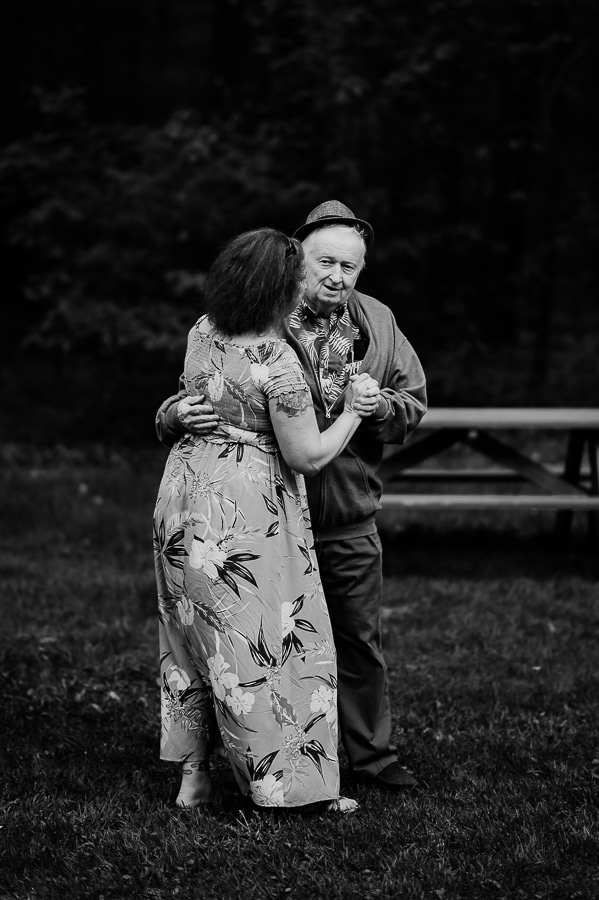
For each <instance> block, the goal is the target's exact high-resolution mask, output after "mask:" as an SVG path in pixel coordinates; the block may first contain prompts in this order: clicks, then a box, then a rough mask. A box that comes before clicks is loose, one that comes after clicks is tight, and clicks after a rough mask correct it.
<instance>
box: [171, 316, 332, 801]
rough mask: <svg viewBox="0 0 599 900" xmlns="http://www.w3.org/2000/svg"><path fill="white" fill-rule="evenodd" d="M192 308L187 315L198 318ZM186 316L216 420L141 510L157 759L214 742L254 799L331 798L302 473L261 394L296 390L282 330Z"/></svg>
mask: <svg viewBox="0 0 599 900" xmlns="http://www.w3.org/2000/svg"><path fill="white" fill-rule="evenodd" d="M200 321H201V320H200ZM199 324H200V323H198V325H196V327H195V328H194V329H192V331H191V332H190V336H189V342H188V350H187V355H186V362H185V377H186V380H187V383H188V387H189V389H190V390H192V391H194V392H195V391H202V392H205V393H207V394H208V395H209V396H210V397H211V399H212V402H213V403H214V406H215V410H216V411H217V412H218V413H219V415H220V417H221V421H220V425H219V427H218V429H217V430H216V431H215V432H213V433H212V434H211V435H209V436H208V437H207V438H202V437H199V436H195V435H185V436H184V437H183V438H181V440H179V441H178V443H177V444H175V446H174V447H173V448H172V450H171V452H170V454H169V457H168V460H167V463H166V466H165V470H164V475H163V478H162V482H161V485H160V489H159V493H158V499H157V502H156V509H155V514H154V551H155V560H156V574H157V583H158V599H159V614H160V622H159V632H160V650H161V660H160V665H161V684H162V740H161V758H162V759H166V760H172V761H176V762H183V761H184V760H205V759H207V758H208V756H209V755H210V753H211V752H214V751H215V750H216V749H217V748H219V747H224V750H225V751H226V754H227V756H228V758H229V761H230V764H231V767H232V770H233V772H234V775H235V778H236V780H237V782H238V785H239V787H240V789H241V791H242V792H243V793H244V794H249V795H251V797H252V799H253V801H254V803H256V804H257V805H260V806H301V805H303V804H308V803H313V802H316V801H322V800H330V799H334V798H336V797H338V795H339V766H338V759H337V708H336V690H337V679H336V663H335V650H334V644H333V638H332V633H331V627H330V621H329V616H328V611H327V608H326V604H325V600H324V595H323V591H322V585H321V582H320V578H319V575H318V569H317V563H316V558H315V555H314V552H313V549H312V534H311V528H310V518H309V513H308V508H307V502H306V497H305V490H304V484H303V478H302V477H301V476H299V475H297V474H296V473H294V472H293V471H292V470H291V469H290V468H289V467H288V466H287V465H286V463H285V461H284V460H283V459H282V457H281V456H280V455H279V453H278V451H277V447H276V442H275V440H274V435H273V432H272V426H271V424H270V419H269V416H268V401H269V399H271V398H277V397H282V396H284V397H287V398H291V400H292V405H293V406H294V408H297V409H302V408H304V407H305V405H306V403H307V402H308V399H309V393H308V389H307V387H306V383H305V379H304V377H303V373H302V371H301V367H300V365H299V362H298V360H297V357H296V355H295V353H294V351H293V350H292V349H291V348H290V347H289V346H288V345H287V344H286V343H285V342H284V341H267V342H265V343H262V344H252V345H249V346H240V345H236V344H234V343H229V342H226V341H224V340H217V339H216V338H214V337H213V336H211V335H210V334H206V333H204V332H203V331H201V330H200V328H199V327H198V326H199Z"/></svg>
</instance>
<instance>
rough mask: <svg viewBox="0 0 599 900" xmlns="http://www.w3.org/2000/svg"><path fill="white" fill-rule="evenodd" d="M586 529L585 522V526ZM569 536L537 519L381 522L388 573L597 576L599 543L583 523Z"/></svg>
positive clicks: (385, 564)
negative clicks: (521, 520)
mask: <svg viewBox="0 0 599 900" xmlns="http://www.w3.org/2000/svg"><path fill="white" fill-rule="evenodd" d="M582 524H583V525H584V523H582ZM576 525H577V527H576V528H575V529H574V530H573V532H572V533H571V534H568V535H566V536H564V537H562V536H560V535H558V534H557V533H556V531H555V529H554V528H552V527H551V524H550V523H548V522H546V521H545V522H541V523H537V522H536V521H535V518H534V517H531V518H530V519H529V521H527V522H524V523H521V522H518V521H517V520H516V521H514V519H513V518H512V519H511V520H510V519H508V518H507V517H506V518H504V519H503V520H502V521H490V520H489V519H485V518H484V517H481V518H480V519H479V520H476V521H473V522H472V524H468V522H466V521H465V518H464V515H463V514H462V517H461V519H460V520H459V521H458V520H454V521H453V522H452V521H448V520H447V519H443V518H437V520H430V519H429V520H428V521H411V522H406V523H398V522H397V521H393V520H389V519H387V520H384V519H383V520H382V521H380V522H379V534H380V537H381V542H382V545H383V565H384V572H385V574H386V575H398V576H400V575H402V574H403V575H423V576H430V577H444V576H446V577H451V576H459V577H461V578H468V577H472V578H480V577H489V578H493V577H505V576H506V575H508V574H510V573H511V574H512V575H513V576H514V577H518V576H527V577H530V578H541V579H544V578H548V577H555V576H557V575H563V576H567V575H577V576H580V577H584V578H589V579H594V578H597V577H598V576H599V540H594V541H593V539H592V538H591V537H590V536H589V534H588V533H587V531H586V529H585V528H584V527H581V523H576Z"/></svg>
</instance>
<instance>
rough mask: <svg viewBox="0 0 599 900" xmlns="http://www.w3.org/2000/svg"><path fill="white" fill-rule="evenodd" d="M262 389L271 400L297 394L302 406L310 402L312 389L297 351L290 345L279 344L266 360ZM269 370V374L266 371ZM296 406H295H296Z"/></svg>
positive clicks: (297, 399) (287, 397)
mask: <svg viewBox="0 0 599 900" xmlns="http://www.w3.org/2000/svg"><path fill="white" fill-rule="evenodd" d="M264 363H265V367H264V370H263V374H264V377H263V378H262V379H261V387H262V389H263V391H264V393H265V394H266V396H267V397H268V399H269V400H273V399H277V398H280V397H285V398H286V399H289V397H290V395H293V394H296V395H297V398H296V402H298V401H299V402H300V404H301V405H304V403H307V402H308V401H309V400H310V388H309V387H308V385H307V383H306V379H305V377H304V373H303V370H302V367H301V364H300V361H299V359H298V358H297V354H296V352H295V350H294V349H293V348H292V347H290V346H289V344H279V345H278V346H277V348H276V349H275V350H274V351H273V354H272V356H271V358H270V359H266V360H264ZM266 369H267V370H268V372H267V371H266ZM294 405H295V404H294Z"/></svg>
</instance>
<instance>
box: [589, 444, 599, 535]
mask: <svg viewBox="0 0 599 900" xmlns="http://www.w3.org/2000/svg"><path fill="white" fill-rule="evenodd" d="M586 438H587V446H588V453H589V468H590V470H591V485H590V493H591V495H592V496H594V497H599V431H589V432H588V433H587V435H586ZM588 515H589V541H590V542H591V544H592V546H593V547H597V543H598V541H599V513H597V512H596V511H593V510H591V511H589V514H588Z"/></svg>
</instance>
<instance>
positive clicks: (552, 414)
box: [381, 407, 599, 537]
mask: <svg viewBox="0 0 599 900" xmlns="http://www.w3.org/2000/svg"><path fill="white" fill-rule="evenodd" d="M525 430H526V431H530V430H536V431H551V432H561V433H563V434H564V436H565V437H566V450H565V454H564V459H563V460H562V461H561V463H560V464H558V465H555V464H553V465H549V464H547V463H544V462H542V461H541V460H540V459H539V458H537V454H536V453H535V452H524V451H523V450H522V449H520V448H518V447H516V446H514V432H518V431H525ZM455 444H463V445H465V446H467V447H469V448H470V449H471V450H474V451H475V452H476V453H478V454H480V456H481V457H482V459H483V460H484V463H485V464H484V465H482V466H471V467H468V468H464V467H462V468H457V467H448V466H446V465H445V466H443V465H440V464H439V463H440V460H439V459H437V457H439V454H441V453H443V451H445V450H447V449H449V448H450V447H452V446H454V445H455ZM427 461H429V462H430V461H433V465H432V466H428V467H426V466H423V463H426V462H427ZM490 464H491V465H490ZM381 477H382V479H383V485H384V490H383V497H382V506H383V509H398V508H410V509H436V510H442V509H553V510H557V525H558V528H560V529H561V530H562V531H568V530H569V528H570V525H571V521H572V516H573V513H574V512H576V511H581V512H585V513H587V515H588V521H589V532H590V533H591V534H592V535H593V536H594V537H597V535H598V533H599V409H570V408H564V409H559V408H554V409H539V408H535V409H521V408H505V407H504V408H496V409H494V408H484V409H483V408H480V409H478V408H438V409H430V410H429V411H428V412H427V413H426V415H425V416H424V418H423V420H422V422H421V423H420V425H419V426H418V429H417V430H416V433H415V435H413V436H412V438H410V440H408V441H407V442H406V444H404V445H403V446H401V447H394V446H389V447H387V448H386V451H385V457H384V460H383V465H382V467H381ZM416 482H420V483H422V482H427V483H430V484H439V483H441V484H447V485H448V486H452V488H454V489H453V490H452V491H451V492H447V493H442V492H440V491H439V490H437V489H434V490H431V489H430V488H428V489H427V491H426V493H415V492H413V491H412V490H410V491H406V492H405V493H404V492H403V491H402V490H401V488H402V486H404V488H405V486H406V485H408V484H409V485H413V484H414V483H416ZM483 482H487V483H491V482H494V483H497V484H502V485H504V487H505V485H506V484H509V483H519V485H520V488H519V489H518V490H513V489H512V490H511V491H509V492H508V491H506V490H503V491H502V492H500V493H488V492H486V491H481V490H476V491H473V490H472V489H470V490H469V491H468V492H466V491H464V490H463V489H462V490H460V491H456V490H455V485H456V484H460V483H461V484H466V483H470V484H474V485H477V484H478V485H480V484H481V483H483ZM522 484H524V487H525V490H524V491H523V490H522V489H521V485H522ZM531 488H532V491H531Z"/></svg>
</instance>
